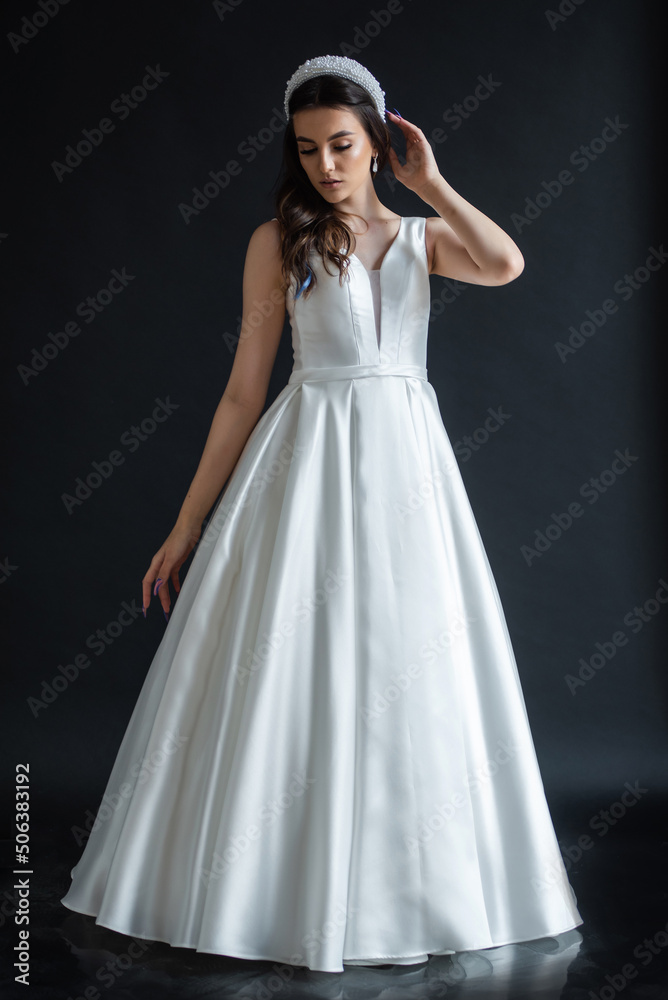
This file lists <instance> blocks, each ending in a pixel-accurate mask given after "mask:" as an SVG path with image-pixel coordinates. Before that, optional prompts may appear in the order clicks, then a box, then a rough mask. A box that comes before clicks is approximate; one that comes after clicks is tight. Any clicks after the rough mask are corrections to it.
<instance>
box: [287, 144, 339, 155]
mask: <svg viewBox="0 0 668 1000" xmlns="http://www.w3.org/2000/svg"><path fill="white" fill-rule="evenodd" d="M351 146H352V142H351V143H349V144H348V145H347V146H335V147H334V149H350V147H351ZM299 152H300V153H301V155H302V156H308V155H309V153H315V149H300V151H299Z"/></svg>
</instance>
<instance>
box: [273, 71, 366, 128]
mask: <svg viewBox="0 0 668 1000" xmlns="http://www.w3.org/2000/svg"><path fill="white" fill-rule="evenodd" d="M325 73H330V74H332V75H333V76H341V77H343V78H344V79H346V80H352V81H353V83H357V84H359V86H360V87H363V88H364V89H365V90H366V91H367V93H368V94H369V96H370V97H371V99H372V100H373V103H374V104H375V105H376V108H377V110H378V114H379V115H380V117H381V118H382V119H383V121H385V91H384V90H381V89H380V84H379V83H378V80H376V78H375V76H372V74H371V73H370V72H369V70H368V69H366V67H365V66H362V64H361V63H358V62H357V60H356V59H349V58H348V56H316V58H315V59H307V60H306V62H305V63H302V65H301V66H299V67H298V68H297V69H296V70H295V71H294V73H293V74H292V76H291V77H290V79H289V80H288V81H287V83H288V86H287V90H286V91H285V100H284V102H283V106H284V108H285V117H286V118H289V117H290V112H289V111H288V102H289V100H290V97H291V95H292V92H293V91H294V90H296V88H297V87H299V85H300V84H302V83H304V81H305V80H310V79H311V77H314V76H323V75H324V74H325Z"/></svg>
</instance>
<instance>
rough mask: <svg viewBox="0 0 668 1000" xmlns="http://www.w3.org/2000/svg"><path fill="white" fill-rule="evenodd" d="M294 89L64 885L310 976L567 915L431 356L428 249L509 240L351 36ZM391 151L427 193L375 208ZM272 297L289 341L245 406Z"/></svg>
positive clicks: (156, 929) (476, 270) (451, 265)
mask: <svg viewBox="0 0 668 1000" xmlns="http://www.w3.org/2000/svg"><path fill="white" fill-rule="evenodd" d="M285 108H286V115H287V117H288V125H287V128H286V133H285V146H284V166H285V172H284V179H283V182H282V185H281V187H280V190H279V192H278V195H277V199H276V211H277V216H276V218H275V219H272V220H270V221H268V222H265V223H264V224H263V225H261V226H259V227H258V228H257V229H256V230H255V231H254V232H253V234H252V236H251V239H250V242H249V246H248V252H247V256H246V264H245V269H244V276H243V293H244V314H243V323H242V330H241V337H240V340H239V344H238V347H237V351H236V356H235V359H234V365H233V368H232V372H231V374H230V378H229V381H228V384H227V387H226V389H225V392H224V393H223V397H222V399H221V402H220V404H219V407H218V409H217V411H216V414H215V416H214V419H213V423H212V427H211V431H210V433H209V437H208V439H207V442H206V445H205V448H204V452H203V455H202V459H201V462H200V464H199V467H198V469H197V472H196V475H195V478H194V479H193V482H192V484H191V487H190V490H189V491H188V494H187V496H186V498H185V500H184V503H183V506H182V508H181V511H180V513H179V516H178V519H177V521H176V524H175V527H174V529H173V530H172V532H171V533H170V535H169V537H168V538H167V539H166V541H165V542H164V544H163V545H162V546H161V547H160V549H159V550H158V552H156V554H155V556H154V557H153V559H152V561H151V565H150V567H149V569H148V571H147V573H146V575H145V577H144V579H143V596H144V606H145V610H146V608H148V606H149V604H150V601H151V597H152V595H154V594H157V595H158V596H159V599H160V602H161V605H162V608H163V611H164V613H165V616H167V614H168V612H169V611H170V608H171V606H172V601H171V596H170V592H169V582H170V581H171V583H172V585H173V587H174V590H175V592H176V593H177V594H179V597H178V600H177V601H176V602H175V604H174V607H173V611H172V612H171V617H170V619H169V624H168V627H167V629H166V631H165V635H164V638H163V640H162V642H161V644H160V646H159V648H158V651H157V653H156V656H155V658H154V660H153V663H152V664H151V668H150V670H149V672H148V674H147V677H146V680H145V682H144V686H143V688H142V691H141V693H140V696H139V699H138V702H137V704H136V706H135V710H134V712H133V715H132V717H131V719H130V722H129V725H128V728H127V730H126V733H125V736H124V739H123V742H122V744H121V747H120V749H119V753H118V757H117V759H116V762H115V764H114V768H113V770H112V774H111V776H110V779H109V783H108V786H107V791H106V793H105V798H104V800H103V804H104V805H105V806H106V809H105V810H103V809H101V810H100V813H99V816H98V820H97V821H96V825H95V826H94V827H93V830H92V831H91V836H90V839H89V841H88V844H87V845H86V849H85V851H84V853H83V855H82V858H81V860H80V862H79V864H78V865H77V866H76V868H75V869H74V870H73V873H72V874H73V883H72V887H71V888H70V890H69V892H68V894H67V896H65V897H64V899H63V902H64V903H65V905H67V906H69V907H71V908H72V909H76V910H81V911H82V912H85V913H90V914H93V915H95V916H96V917H97V922H98V923H101V924H103V925H105V926H108V927H112V928H114V929H115V930H119V931H122V932H124V933H126V934H132V935H134V936H136V937H148V938H151V939H153V940H162V941H168V942H169V943H171V944H172V945H176V946H184V947H192V948H196V949H197V950H199V951H206V952H215V953H220V954H225V955H233V956H237V957H240V958H249V959H272V960H279V961H283V962H289V963H292V964H295V965H304V966H308V967H309V968H311V969H314V970H321V971H330V972H341V971H343V967H344V964H351V965H355V964H357V965H363V964H387V963H396V964H413V963H416V962H423V961H426V960H427V958H428V956H429V955H430V954H451V953H454V952H456V951H463V950H473V949H482V948H489V947H494V946H497V945H502V944H508V943H511V942H515V941H522V940H531V939H534V938H539V937H544V936H546V935H552V934H558V933H561V932H563V931H566V930H570V929H571V928H573V927H575V926H578V925H579V924H581V923H582V922H583V921H582V918H581V917H580V914H579V913H578V911H577V908H576V905H575V903H576V901H575V897H574V894H573V891H572V889H571V887H570V885H569V883H568V880H567V877H566V872H565V868H564V865H563V863H562V860H561V855H560V852H559V849H558V845H557V841H556V837H555V833H554V830H553V827H552V824H551V820H550V815H549V811H548V807H547V803H546V801H545V796H544V789H543V785H542V782H541V777H540V772H539V769H538V763H537V760H536V756H535V750H534V747H533V742H532V739H531V733H530V729H529V722H528V718H527V714H526V708H525V704H524V700H523V695H522V691H521V686H520V681H519V676H518V673H517V667H516V663H515V659H514V656H513V651H512V647H511V643H510V637H509V635H508V630H507V627H506V623H505V619H504V615H503V611H502V608H501V603H500V600H499V596H498V592H497V589H496V586H495V582H494V579H493V576H492V572H491V569H490V566H489V563H488V560H487V556H486V554H485V550H484V547H483V543H482V540H481V538H480V535H479V532H478V529H477V526H476V522H475V519H474V516H473V513H472V511H471V508H470V505H469V502H468V498H467V496H466V492H465V490H464V486H463V482H462V479H461V476H460V473H459V470H458V466H457V463H456V461H455V459H454V455H453V451H452V448H451V446H450V442H449V440H448V437H447V434H446V432H445V428H444V427H443V423H442V421H441V417H440V413H439V409H438V402H437V399H436V395H435V393H434V390H433V388H432V386H431V384H430V383H429V382H428V380H427V371H426V368H425V361H426V344H427V328H428V320H429V305H430V294H429V274H438V275H443V276H447V277H450V278H455V279H458V280H461V281H467V282H470V283H473V284H483V285H500V284H504V283H507V282H509V281H512V280H513V279H514V278H516V277H517V276H518V275H519V274H520V273H521V272H522V269H523V259H522V255H521V253H520V251H519V249H518V248H517V246H516V245H515V243H514V242H513V240H512V239H511V238H510V237H509V236H508V235H507V234H506V233H505V232H504V231H503V230H502V229H500V228H499V227H498V226H497V225H496V224H495V223H494V222H492V220H491V219H489V218H487V217H486V216H485V215H483V214H482V213H481V212H479V211H478V210H477V209H476V208H474V207H473V206H472V205H470V204H469V203H468V202H467V201H465V199H464V198H462V197H461V196H460V195H458V194H457V193H456V192H455V191H453V189H452V188H451V187H450V185H449V184H448V183H447V181H446V180H445V179H444V178H443V177H442V175H441V174H440V172H439V170H438V166H437V164H436V162H435V159H434V156H433V153H432V150H431V148H430V145H429V143H428V142H427V140H426V138H425V136H424V134H423V133H422V131H421V130H420V129H419V127H417V126H416V125H414V124H412V123H411V122H409V121H406V120H405V119H403V118H401V116H400V115H398V114H397V113H388V116H389V118H390V121H391V122H393V123H394V124H396V125H397V126H398V127H399V128H400V129H401V131H402V133H403V135H404V138H405V140H406V146H407V152H406V162H405V163H404V164H402V163H401V162H400V160H399V158H398V156H397V154H396V153H395V152H394V150H393V149H392V147H391V145H390V135H389V131H388V128H387V125H386V123H385V120H384V119H385V106H384V92H383V91H382V90H381V89H380V86H379V84H378V82H377V81H376V80H375V78H374V77H373V76H372V75H371V74H370V73H369V71H368V70H366V69H365V68H364V67H363V66H361V65H360V64H359V63H357V62H356V61H355V60H352V59H347V58H343V57H339V56H323V57H318V58H317V59H312V60H308V61H307V62H306V63H304V64H303V65H302V66H300V67H299V68H298V70H297V71H296V72H295V73H294V74H293V76H292V77H291V79H290V80H289V81H288V87H287V90H286V94H285ZM388 159H389V164H390V167H391V169H392V171H393V173H394V175H395V177H396V178H397V179H398V180H399V181H401V182H402V183H403V184H404V185H405V186H406V187H408V188H409V189H410V190H411V191H413V192H414V193H415V194H417V195H418V196H419V197H421V198H422V199H423V201H424V202H425V205H427V206H429V207H430V208H431V209H432V210H433V211H434V212H435V213H436V214H435V215H430V216H429V218H423V217H421V216H415V217H408V218H400V217H399V216H397V215H396V214H394V213H393V212H391V211H390V210H389V209H388V208H386V207H385V206H384V205H383V204H382V203H381V201H380V200H379V198H378V195H377V193H376V190H375V187H374V179H375V177H376V176H377V174H378V172H379V171H380V170H382V169H383V167H384V166H385V164H386V162H387V161H388ZM286 309H287V311H288V315H289V318H290V322H291V326H292V342H293V350H294V366H293V370H292V373H291V375H290V379H289V382H288V384H287V385H286V386H285V388H284V389H283V390H282V391H281V392H280V393H279V395H278V397H277V398H276V400H275V401H274V402H273V404H272V405H271V406H270V407H269V408H268V409H267V411H266V412H265V413H264V414H262V409H263V407H264V404H265V400H266V394H267V387H268V382H269V377H270V374H271V370H272V367H273V364H274V359H275V355H276V350H277V347H278V342H279V338H280V336H281V332H282V329H283V325H284V319H285V310H286ZM261 414H262V415H261ZM226 483H227V485H226V488H225V490H224V493H223V494H222V496H221V497H220V499H219V501H218V503H217V504H216V507H215V510H214V512H213V514H212V517H211V519H210V521H209V523H208V524H207V527H206V530H205V532H204V534H202V524H203V520H204V517H205V515H206V514H207V512H208V511H209V509H210V508H211V505H212V504H213V503H214V501H215V499H216V497H217V496H218V494H219V493H220V491H221V489H222V488H223V486H225V484H226ZM198 541H199V545H198V547H197V551H196V553H195V556H194V559H193V562H192V564H191V566H190V569H189V571H188V573H187V576H186V578H185V580H184V582H183V585H182V586H181V585H180V582H179V569H180V567H181V566H182V565H183V563H184V561H185V559H186V558H187V556H188V555H189V553H190V552H191V551H192V549H193V547H194V546H195V544H196V543H197V542H198Z"/></svg>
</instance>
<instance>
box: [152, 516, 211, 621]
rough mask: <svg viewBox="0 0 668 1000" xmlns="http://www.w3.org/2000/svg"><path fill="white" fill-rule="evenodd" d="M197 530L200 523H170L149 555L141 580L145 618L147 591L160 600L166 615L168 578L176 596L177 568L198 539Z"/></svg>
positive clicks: (178, 583) (169, 597) (177, 583)
mask: <svg viewBox="0 0 668 1000" xmlns="http://www.w3.org/2000/svg"><path fill="white" fill-rule="evenodd" d="M201 533H202V526H201V525H188V526H184V525H181V524H179V523H178V522H177V523H176V524H175V525H174V527H173V528H172V530H171V532H170V533H169V535H168V536H167V538H166V539H165V541H164V542H163V544H162V545H161V546H160V548H159V549H158V551H157V552H156V554H155V555H154V556H153V559H152V560H151V565H150V566H149V568H148V571H147V573H146V575H145V576H144V578H143V580H142V599H143V605H144V617H146V611H147V609H148V606H149V604H150V603H151V594H152V593H154V592H155V593H156V594H157V596H158V597H159V599H160V603H161V604H162V610H163V612H164V613H165V618H166V617H167V615H168V614H169V609H170V606H171V596H170V593H169V581H170V580H171V581H172V585H173V587H174V590H175V591H176V593H177V595H178V593H179V591H180V590H181V583H180V580H179V570H180V568H181V566H182V565H183V564H184V562H185V561H186V559H187V558H188V556H189V555H190V553H191V552H192V550H193V549H194V547H195V545H196V544H197V542H198V541H199V537H200V535H201Z"/></svg>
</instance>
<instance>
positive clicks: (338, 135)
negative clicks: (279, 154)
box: [295, 130, 355, 143]
mask: <svg viewBox="0 0 668 1000" xmlns="http://www.w3.org/2000/svg"><path fill="white" fill-rule="evenodd" d="M342 135H355V133H354V132H346V131H345V130H344V131H342V132H335V133H334V135H330V136H329V137H328V139H327V142H331V140H332V139H340V138H341V136H342ZM295 138H296V140H297V142H313V143H314V142H315V139H309V138H308V137H307V136H305V135H298V136H295Z"/></svg>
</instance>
